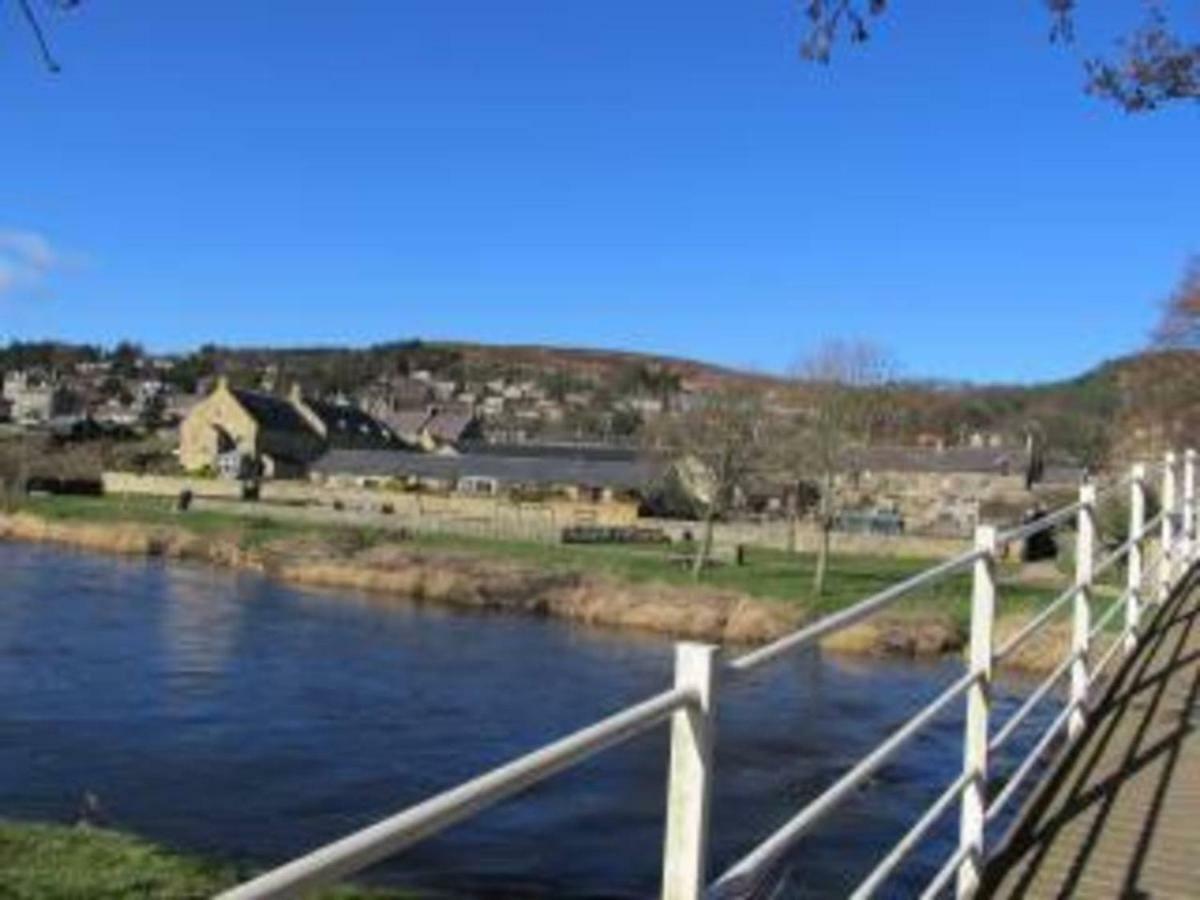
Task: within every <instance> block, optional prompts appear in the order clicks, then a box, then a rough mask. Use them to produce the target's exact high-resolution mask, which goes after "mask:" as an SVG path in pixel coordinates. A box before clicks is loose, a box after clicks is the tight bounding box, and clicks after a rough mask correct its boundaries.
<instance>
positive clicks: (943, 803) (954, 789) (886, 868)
mask: <svg viewBox="0 0 1200 900" xmlns="http://www.w3.org/2000/svg"><path fill="white" fill-rule="evenodd" d="M974 777H975V775H974V773H969V772H963V773H962V774H961V775H959V776H958V779H957V780H956V781H955V782H954V783H953V784H951V785H950V786H949V787H947V788H946V790H944V791H943V792H942V793H941V795H940V796H939V797H938V798H937V800H935V801H934V802H933V803H932V805H930V807H929V809H927V810H926V811H925V814H924V815H922V816H921V818H920V819H918V820H917V822H916V824H914V825H913V826H912V828H910V829H909V830H908V833H907V834H905V835H904V837H902V838H901V839H900V840H899V841H897V842H896V845H895V846H894V847H893V848H892V850H891V852H890V853H888V855H887V856H885V857H884V858H883V859H882V860H881V861H880V863H879V864H878V865H877V866H876V867H875V869H874V870H873V871H872V872H871V874H870V875H868V876H867V877H866V878H865V879H864V880H863V882H862V884H860V885H859V886H858V887H857V888H855V890H854V893H853V894H851V895H850V900H867V898H868V897H871V896H872V895H873V894H874V893H875V891H877V890H878V889H879V887H880V886H881V885H882V884H883V883H884V882H885V881H886V880H887V878H888V876H889V875H891V874H892V872H894V871H895V869H896V867H897V866H898V865H900V863H901V862H903V861H904V858H905V857H906V856H908V854H909V852H911V850H912V848H913V847H915V846H916V845H917V843H918V842H919V841H920V840H921V838H923V837H925V835H926V834H928V833H929V830H930V829H931V828H933V826H934V825H936V824H937V822H938V820H939V819H941V817H942V816H944V815H945V814H946V810H947V809H949V808H950V806H951V805H952V804H953V803H954V802H955V801H956V800H958V798H959V796H960V795H961V794H962V792H963V789H964V788H966V786H967V785H968V784H970V783H971V779H972V778H974Z"/></svg>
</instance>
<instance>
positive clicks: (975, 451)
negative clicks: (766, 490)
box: [835, 445, 1082, 535]
mask: <svg viewBox="0 0 1200 900" xmlns="http://www.w3.org/2000/svg"><path fill="white" fill-rule="evenodd" d="M851 457H852V458H851V460H850V461H849V462H850V464H849V466H848V470H847V472H846V473H845V474H843V475H841V476H839V477H838V479H837V484H836V488H835V489H836V491H837V494H838V497H839V505H840V506H841V507H842V508H843V509H850V510H875V511H886V512H888V513H896V514H898V515H899V516H900V518H901V519H902V520H903V522H904V528H905V530H907V531H911V532H918V533H926V534H953V535H963V534H969V533H970V532H971V530H972V529H973V528H974V527H975V525H976V524H978V523H979V522H981V521H984V520H995V521H1015V520H1017V519H1018V518H1019V517H1020V515H1021V514H1022V513H1023V512H1024V511H1026V510H1027V509H1029V508H1030V507H1031V506H1032V505H1034V504H1035V503H1036V502H1038V500H1039V498H1040V497H1041V496H1042V495H1044V494H1046V493H1052V492H1054V491H1056V490H1057V491H1064V490H1068V489H1069V488H1070V487H1071V486H1072V485H1075V484H1078V483H1079V479H1080V477H1081V476H1082V471H1081V470H1079V469H1076V468H1071V467H1049V468H1046V467H1044V466H1043V465H1042V463H1041V460H1040V458H1039V455H1038V454H1036V453H1035V452H1033V448H1032V447H1031V446H1025V447H1020V446H1011V445H1009V446H986V445H984V446H966V447H961V446H960V447H941V448H939V447H863V448H859V449H857V450H855V451H853V453H852V454H851Z"/></svg>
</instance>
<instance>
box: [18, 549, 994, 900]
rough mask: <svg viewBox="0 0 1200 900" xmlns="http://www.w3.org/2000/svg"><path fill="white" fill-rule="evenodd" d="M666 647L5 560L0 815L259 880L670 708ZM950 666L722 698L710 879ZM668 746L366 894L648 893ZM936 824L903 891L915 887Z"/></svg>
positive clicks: (853, 872) (116, 563) (933, 856)
mask: <svg viewBox="0 0 1200 900" xmlns="http://www.w3.org/2000/svg"><path fill="white" fill-rule="evenodd" d="M671 656H672V648H671V644H670V642H668V641H666V640H661V639H656V638H650V637H640V636H631V635H629V634H625V633H620V634H618V633H614V632H607V631H598V630H593V629H587V628H581V627H579V626H575V625H571V624H568V623H563V622H559V621H554V620H547V619H537V618H523V617H509V616H501V615H483V614H463V613H457V612H454V613H451V612H447V611H443V610H438V609H436V608H430V607H419V606H414V605H407V604H404V603H402V602H398V601H395V600H392V599H384V598H379V597H372V596H368V595H362V594H354V593H347V592H342V591H336V592H334V591H313V590H302V589H298V588H295V587H290V586H285V585H280V584H277V583H273V582H271V581H268V580H266V579H263V578H260V577H257V576H252V575H247V574H244V573H231V572H225V571H221V570H216V569H211V568H204V567H193V566H185V565H178V564H166V563H162V562H159V561H153V560H128V559H120V558H108V557H101V556H93V555H87V554H81V553H75V552H71V551H65V550H60V549H52V548H45V547H37V546H30V545H21V544H3V543H0V815H3V816H6V817H12V818H28V819H44V820H54V821H62V822H69V821H73V820H74V819H75V818H76V817H77V816H78V813H79V809H80V805H81V798H82V797H83V796H84V794H85V793H91V794H93V795H95V796H96V797H97V798H98V800H99V803H100V807H101V810H102V815H103V817H104V819H105V821H106V824H110V825H113V826H115V827H119V828H123V829H127V830H130V831H133V832H137V833H139V834H143V835H146V836H148V837H151V838H153V839H156V840H159V841H162V842H165V843H167V844H169V845H171V846H174V847H177V848H181V849H186V850H190V851H194V852H200V853H205V854H212V855H216V856H220V857H223V858H227V859H233V860H237V861H240V862H244V863H246V864H248V865H264V864H269V863H272V862H278V861H282V860H284V859H287V858H289V857H290V856H293V855H295V854H298V853H301V852H303V851H305V850H308V849H310V848H312V847H314V846H315V845H318V844H320V843H322V842H324V841H327V840H330V839H333V838H335V837H339V836H341V835H343V834H345V833H346V832H348V831H350V830H352V829H355V828H358V827H361V826H364V825H366V824H369V823H371V822H372V821H374V820H376V819H378V818H379V817H382V816H384V815H387V814H390V813H392V812H395V811H397V810H399V809H401V808H403V807H404V806H406V805H408V804H411V803H414V802H416V801H419V800H422V799H424V798H426V797H428V796H429V795H430V794H433V793H435V792H437V791H439V790H442V789H444V788H447V787H451V786H453V785H454V784H456V783H458V782H460V781H462V780H464V779H467V778H470V777H472V776H474V775H476V774H479V773H481V772H482V771H484V770H486V769H487V768H489V767H491V766H494V765H496V764H499V763H502V762H505V761H507V760H509V759H511V758H512V757H514V756H517V755H519V754H521V753H523V752H526V751H528V750H530V749H533V748H535V747H537V746H538V745H539V744H541V743H543V742H546V741H549V740H551V739H554V738H556V737H559V736H561V735H563V734H566V733H568V732H570V731H571V730H573V729H576V728H578V727H581V726H583V725H586V724H588V723H590V722H591V721H593V720H595V719H596V718H598V717H600V716H603V715H605V714H607V713H609V712H612V711H615V710H616V709H618V708H619V707H621V706H622V705H624V704H627V703H630V702H633V701H636V700H639V699H642V698H644V697H646V696H648V695H650V694H652V693H655V692H657V691H659V690H661V689H663V688H664V687H666V686H667V685H668V684H669V683H670V680H671ZM960 671H961V667H960V664H959V663H957V662H956V661H952V660H947V661H942V662H935V663H925V664H917V663H913V662H908V661H894V662H889V661H880V660H855V659H853V658H847V657H840V658H838V657H834V658H830V657H822V656H821V655H819V654H816V653H807V654H801V655H798V656H796V657H794V658H792V659H788V660H786V661H784V662H782V663H780V664H777V665H774V666H773V667H771V668H770V669H768V670H766V671H764V672H762V673H759V674H756V675H754V676H752V677H751V678H748V679H746V680H745V682H744V683H739V684H737V685H734V686H731V687H730V688H729V689H728V690H725V691H723V692H722V693H721V695H720V699H721V703H722V707H721V716H720V734H719V742H718V768H717V772H718V776H717V782H716V796H715V803H714V846H713V854H714V863H715V867H716V868H715V870H714V871H717V870H719V869H721V868H723V867H724V866H725V865H728V864H730V863H731V862H733V861H734V860H735V859H736V858H737V856H738V855H740V854H741V853H744V852H746V851H747V850H749V849H750V848H751V847H752V846H753V845H754V843H756V842H757V841H758V840H761V839H762V838H763V837H765V836H766V835H767V834H768V833H769V831H770V830H771V829H773V828H775V827H778V825H779V824H780V823H781V822H782V821H783V820H784V819H785V818H786V817H787V816H788V815H789V814H790V813H791V812H793V811H795V810H796V809H798V808H799V807H800V806H801V805H802V804H803V803H804V802H805V801H806V800H807V799H809V798H811V797H813V796H815V794H816V793H818V792H819V791H820V790H821V789H822V788H823V787H824V786H827V785H828V784H829V783H830V782H831V781H832V780H834V779H835V778H836V777H837V776H838V775H839V774H840V773H841V772H843V771H844V770H845V769H846V768H848V767H849V766H850V765H852V764H853V763H854V762H855V761H856V760H857V759H858V758H859V757H860V756H861V755H862V754H863V753H864V752H866V751H867V750H868V749H869V748H870V747H871V745H872V744H874V743H875V742H877V741H878V740H879V738H880V737H881V736H882V735H883V734H885V733H887V732H888V731H890V730H891V729H893V728H895V727H897V726H898V725H899V724H901V723H902V722H903V720H904V719H905V717H906V716H907V715H908V714H910V713H911V712H913V711H915V710H916V709H917V708H919V707H920V706H921V705H922V704H923V703H924V702H926V701H927V700H928V699H930V698H931V697H932V696H933V695H934V694H935V693H936V692H937V690H938V689H939V687H941V686H943V685H945V684H948V683H949V682H950V681H952V680H953V679H954V678H956V677H957V676H958V674H959V673H960ZM1013 702H1014V700H1013V697H1012V696H1009V695H1006V696H1003V697H1002V698H1001V701H1000V705H1001V707H1003V706H1008V707H1011V706H1012V704H1013ZM961 744H962V738H961V717H960V716H959V715H958V714H957V713H955V714H948V715H947V716H946V717H945V718H944V719H943V720H941V721H940V722H939V723H938V724H937V725H936V726H935V727H933V728H931V729H929V730H928V731H927V732H926V733H925V734H924V735H922V736H921V737H920V738H918V739H917V740H916V741H915V742H914V743H913V744H912V745H910V748H909V750H908V751H906V752H905V753H904V754H903V755H902V756H900V757H899V758H898V759H897V760H896V761H895V763H893V764H891V765H889V766H887V767H886V768H885V769H884V770H883V772H882V773H881V774H880V776H879V777H878V778H877V779H876V780H875V781H874V782H872V783H871V784H870V785H869V786H868V787H867V788H865V789H864V790H862V791H861V792H860V793H859V794H858V795H857V796H856V797H855V798H854V799H853V800H852V801H851V802H849V803H848V804H847V805H845V806H844V807H843V808H842V809H841V810H840V811H839V812H837V813H836V814H834V815H833V816H832V817H830V818H829V819H828V820H826V821H825V822H824V823H823V824H822V826H821V827H820V828H819V829H818V830H817V831H816V832H815V833H814V834H813V835H812V836H810V837H809V838H807V839H806V840H805V841H804V842H803V843H802V844H801V845H800V846H799V847H798V849H797V852H796V854H795V855H794V857H793V859H792V861H791V863H792V864H791V866H790V869H789V874H788V878H787V882H786V885H785V887H784V888H783V890H782V891H781V893H782V894H783V895H785V896H789V897H822V896H836V895H839V894H843V893H845V892H846V890H847V889H848V888H849V887H851V886H852V885H853V884H855V883H856V882H857V880H859V879H860V878H861V877H862V875H863V874H864V873H865V871H866V870H867V869H868V868H869V865H870V863H871V861H872V860H873V859H876V858H878V857H879V856H881V855H882V854H883V853H884V852H886V850H887V849H888V848H889V847H890V845H891V843H892V842H893V841H894V840H895V839H896V838H897V837H898V836H899V835H900V834H901V833H902V832H903V830H904V829H905V828H906V827H907V826H908V824H909V823H910V822H911V821H912V820H913V819H914V811H916V812H918V813H919V805H923V804H925V803H928V802H929V801H930V800H931V799H932V798H933V797H935V796H936V795H937V793H939V792H940V790H941V789H942V787H943V786H944V785H945V784H947V783H949V781H951V780H952V779H953V778H954V777H955V774H956V772H957V771H958V769H959V766H960V765H961ZM666 747H667V741H666V729H665V728H660V729H658V730H656V731H655V732H654V733H651V734H648V735H645V736H643V737H641V738H639V739H637V740H635V741H633V742H632V743H630V744H628V745H626V746H623V747H621V748H618V749H616V750H613V751H610V752H608V753H606V754H604V755H602V756H601V757H599V758H597V759H595V760H593V761H590V762H588V763H587V764H585V765H584V766H582V767H581V768H579V769H576V770H574V771H572V772H569V773H566V774H564V775H561V776H559V777H557V778H555V779H553V780H552V781H550V782H548V783H547V784H545V785H543V786H540V787H538V788H536V789H534V790H533V791H530V792H529V793H527V794H525V795H522V796H521V797H519V798H516V799H514V800H511V801H509V802H507V803H505V804H503V805H502V806H500V807H497V808H496V809H494V810H492V811H490V812H488V813H486V814H484V815H483V816H481V817H479V818H478V819H475V820H473V821H471V822H469V823H466V824H463V825H461V826H459V827H457V828H455V829H453V830H452V831H450V832H448V833H446V834H445V835H442V836H440V837H438V838H435V839H433V840H430V841H428V842H427V843H424V844H422V845H420V846H418V847H416V848H413V849H411V850H409V851H406V852H405V853H403V854H401V855H399V856H397V857H395V858H394V859H392V860H390V861H388V862H387V863H385V864H383V865H381V866H378V867H376V869H374V870H373V871H372V872H371V873H370V875H369V878H370V879H372V880H377V881H381V882H390V883H398V884H404V885H423V886H428V887H431V888H436V889H438V890H439V891H443V892H445V893H448V894H451V895H455V896H490V897H502V896H562V897H642V896H648V895H651V894H653V893H655V891H656V887H657V881H658V867H659V860H660V847H661V843H662V819H663V796H664V777H665V771H666V760H667V753H666ZM952 819H953V816H948V817H947V822H946V823H945V826H944V827H943V828H942V829H941V832H940V833H939V836H938V839H937V840H935V841H934V842H932V843H931V844H929V845H927V846H926V848H925V850H924V851H923V852H922V854H921V855H919V856H918V857H917V859H916V860H915V862H914V864H913V865H911V866H909V867H908V868H907V869H906V870H905V871H904V872H903V873H902V874H901V877H900V879H899V880H898V881H897V883H896V885H895V886H894V888H893V891H894V893H895V894H896V895H905V894H908V893H911V891H912V890H913V887H914V885H915V884H916V881H914V879H915V878H918V877H928V876H929V875H930V874H931V873H932V871H934V869H935V868H936V865H937V864H938V862H939V860H940V856H939V854H942V853H945V852H947V851H948V848H949V847H950V846H951V844H950V843H949V842H950V840H951V834H952V831H953V825H954V823H953V821H952Z"/></svg>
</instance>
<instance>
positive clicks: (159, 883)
mask: <svg viewBox="0 0 1200 900" xmlns="http://www.w3.org/2000/svg"><path fill="white" fill-rule="evenodd" d="M251 874H252V873H250V872H246V871H239V870H238V869H236V868H235V867H233V866H229V865H224V864H221V863H216V862H210V861H207V860H202V859H197V858H195V857H191V856H186V855H183V854H178V853H174V852H172V851H169V850H166V849H164V848H162V847H159V846H157V845H155V844H151V843H149V842H148V841H144V840H142V839H141V838H137V837H134V836H132V835H128V834H123V833H121V832H116V831H108V830H106V829H100V828H91V827H85V826H64V825H44V824H27V823H19V822H0V898H4V900H84V898H87V900H128V898H134V897H142V898H147V900H151V898H152V900H200V898H207V897H211V896H212V895H213V894H215V893H217V892H218V891H222V890H225V889H227V888H229V887H232V886H233V885H235V884H237V883H238V882H239V881H241V880H244V879H245V878H247V877H249V875H251ZM317 896H318V897H320V898H323V900H356V898H361V900H389V898H391V900H403V898H408V900H411V898H415V897H417V896H419V895H418V894H415V893H412V892H405V891H390V890H372V889H365V888H355V887H341V888H336V889H332V890H328V891H324V892H322V893H320V894H318V895H317Z"/></svg>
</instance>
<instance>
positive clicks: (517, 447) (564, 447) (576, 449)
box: [460, 441, 640, 462]
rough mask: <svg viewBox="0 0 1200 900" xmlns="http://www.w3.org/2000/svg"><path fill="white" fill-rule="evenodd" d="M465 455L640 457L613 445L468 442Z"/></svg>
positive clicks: (591, 457)
mask: <svg viewBox="0 0 1200 900" xmlns="http://www.w3.org/2000/svg"><path fill="white" fill-rule="evenodd" d="M460 449H461V450H462V452H463V453H478V454H480V455H486V456H530V457H536V458H543V459H544V458H547V457H553V458H557V459H580V460H594V461H603V460H616V461H625V462H631V461H634V460H636V459H638V457H639V456H640V454H639V452H638V450H637V449H636V448H634V447H619V446H614V445H612V444H582V443H567V442H563V443H557V444H489V443H487V442H486V441H467V442H465V443H464V444H463V445H462V447H461V448H460Z"/></svg>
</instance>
